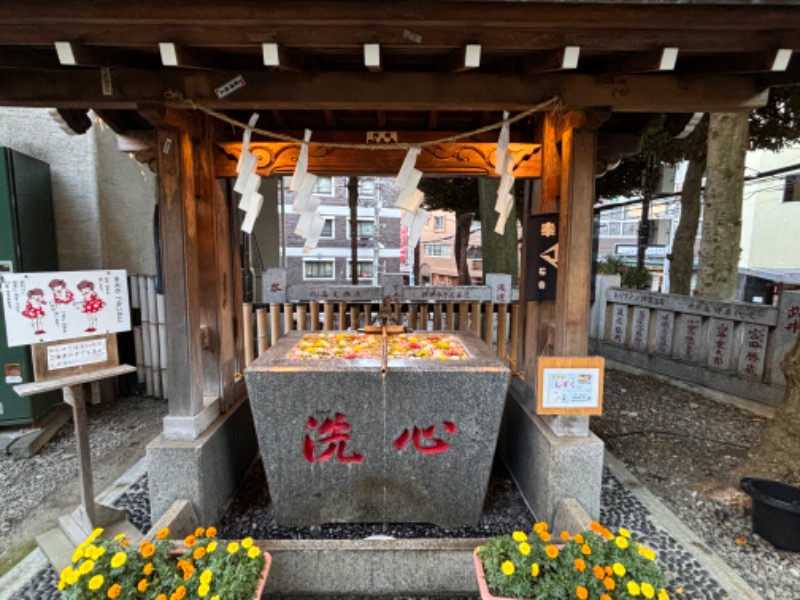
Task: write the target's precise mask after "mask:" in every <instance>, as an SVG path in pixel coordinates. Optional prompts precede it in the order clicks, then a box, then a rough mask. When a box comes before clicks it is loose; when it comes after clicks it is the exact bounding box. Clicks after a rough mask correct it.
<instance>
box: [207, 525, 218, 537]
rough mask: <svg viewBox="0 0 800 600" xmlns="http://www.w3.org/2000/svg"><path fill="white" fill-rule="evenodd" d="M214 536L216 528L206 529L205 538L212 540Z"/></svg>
mask: <svg viewBox="0 0 800 600" xmlns="http://www.w3.org/2000/svg"><path fill="white" fill-rule="evenodd" d="M215 535H217V528H216V527H214V526H211V527H209V528H208V529H206V537H207V538H212V537H214V536H215Z"/></svg>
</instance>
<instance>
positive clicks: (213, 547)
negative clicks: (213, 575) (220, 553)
mask: <svg viewBox="0 0 800 600" xmlns="http://www.w3.org/2000/svg"><path fill="white" fill-rule="evenodd" d="M216 549H217V542H211V543H210V544H208V546H206V552H208V553H209V554H211V553H212V552H214V551H215V550H216Z"/></svg>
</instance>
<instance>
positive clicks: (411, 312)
mask: <svg viewBox="0 0 800 600" xmlns="http://www.w3.org/2000/svg"><path fill="white" fill-rule="evenodd" d="M408 326H409V327H410V328H411V329H413V330H414V331H416V330H417V305H416V304H409V305H408Z"/></svg>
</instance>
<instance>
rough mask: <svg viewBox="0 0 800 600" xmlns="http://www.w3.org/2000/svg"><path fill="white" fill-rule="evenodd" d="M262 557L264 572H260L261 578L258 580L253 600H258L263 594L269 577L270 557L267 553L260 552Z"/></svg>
mask: <svg viewBox="0 0 800 600" xmlns="http://www.w3.org/2000/svg"><path fill="white" fill-rule="evenodd" d="M262 554H263V555H264V570H263V571H261V577H259V578H258V585H256V591H255V593H254V594H253V600H260V598H261V595H262V594H263V593H264V588H265V587H266V585H267V577H268V576H269V568H270V566H271V565H272V555H271V554H270V553H269V552H266V551H262Z"/></svg>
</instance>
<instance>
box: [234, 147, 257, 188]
mask: <svg viewBox="0 0 800 600" xmlns="http://www.w3.org/2000/svg"><path fill="white" fill-rule="evenodd" d="M239 161H240V163H239V164H240V165H241V170H239V166H238V165H237V167H236V169H237V172H238V173H239V175H238V176H237V177H236V183H234V184H233V191H234V192H238V193H240V194H241V193H242V190H243V189H244V186H245V184H246V183H247V180H248V179H249V178H250V177H254V176H255V172H256V164H258V157H257V156H256V155H255V154H253V153H252V152H250V151H249V150H244V151H242V154H241V155H240V156H239Z"/></svg>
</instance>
